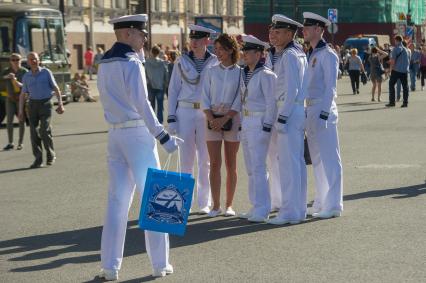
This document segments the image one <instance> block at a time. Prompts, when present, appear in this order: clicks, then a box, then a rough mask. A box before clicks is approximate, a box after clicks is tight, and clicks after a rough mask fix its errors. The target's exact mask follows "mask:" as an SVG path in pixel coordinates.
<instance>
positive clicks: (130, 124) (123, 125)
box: [109, 119, 145, 129]
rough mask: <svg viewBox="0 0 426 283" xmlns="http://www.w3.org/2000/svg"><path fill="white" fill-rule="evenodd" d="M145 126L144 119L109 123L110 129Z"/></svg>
mask: <svg viewBox="0 0 426 283" xmlns="http://www.w3.org/2000/svg"><path fill="white" fill-rule="evenodd" d="M142 126H145V122H144V120H142V119H141V120H129V121H126V122H123V123H117V124H109V128H110V129H122V128H136V127H142Z"/></svg>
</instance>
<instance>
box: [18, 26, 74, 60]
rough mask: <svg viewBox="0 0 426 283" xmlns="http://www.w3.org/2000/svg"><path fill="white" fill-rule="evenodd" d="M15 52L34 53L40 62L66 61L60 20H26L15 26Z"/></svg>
mask: <svg viewBox="0 0 426 283" xmlns="http://www.w3.org/2000/svg"><path fill="white" fill-rule="evenodd" d="M16 42H17V50H19V52H20V53H21V54H22V53H24V54H22V55H26V54H27V53H28V52H29V51H35V52H37V53H38V54H39V55H40V59H41V61H58V60H59V61H66V58H65V49H64V33H63V27H62V20H61V19H45V18H26V19H20V20H19V21H18V24H17V41H16Z"/></svg>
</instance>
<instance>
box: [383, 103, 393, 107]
mask: <svg viewBox="0 0 426 283" xmlns="http://www.w3.org/2000/svg"><path fill="white" fill-rule="evenodd" d="M385 106H386V107H395V103H388V104H386V105H385Z"/></svg>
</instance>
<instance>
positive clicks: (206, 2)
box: [201, 0, 210, 15]
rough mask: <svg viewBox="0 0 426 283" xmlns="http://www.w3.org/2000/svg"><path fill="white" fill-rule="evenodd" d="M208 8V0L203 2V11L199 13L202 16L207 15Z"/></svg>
mask: <svg viewBox="0 0 426 283" xmlns="http://www.w3.org/2000/svg"><path fill="white" fill-rule="evenodd" d="M209 7H210V0H206V1H203V7H202V8H203V9H202V10H201V13H202V14H204V15H208V14H209Z"/></svg>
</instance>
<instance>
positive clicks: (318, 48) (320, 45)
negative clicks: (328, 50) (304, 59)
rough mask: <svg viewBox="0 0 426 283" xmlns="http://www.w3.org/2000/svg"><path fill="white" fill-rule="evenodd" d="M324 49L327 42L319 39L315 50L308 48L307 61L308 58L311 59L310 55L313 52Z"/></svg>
mask: <svg viewBox="0 0 426 283" xmlns="http://www.w3.org/2000/svg"><path fill="white" fill-rule="evenodd" d="M325 47H327V42H326V41H325V40H324V38H321V40H320V41H318V44H317V46H315V48H314V49H313V48H312V47H311V48H309V51H308V61H309V58H310V57H311V55H312V53H313V52H314V51H317V50H320V49H323V48H325Z"/></svg>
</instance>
